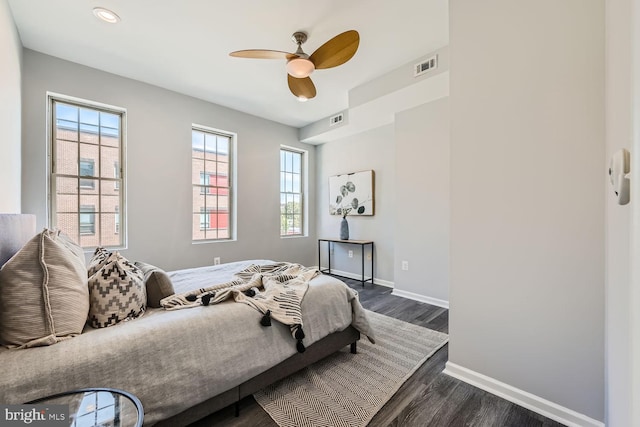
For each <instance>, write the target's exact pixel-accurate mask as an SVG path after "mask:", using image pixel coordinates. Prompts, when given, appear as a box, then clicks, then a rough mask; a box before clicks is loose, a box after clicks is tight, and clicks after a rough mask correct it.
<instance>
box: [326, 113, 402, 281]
mask: <svg viewBox="0 0 640 427" xmlns="http://www.w3.org/2000/svg"><path fill="white" fill-rule="evenodd" d="M317 162H318V163H317V183H318V189H317V199H316V202H317V206H318V207H317V218H318V237H325V238H336V239H337V238H338V237H339V235H340V221H341V219H342V218H341V217H340V216H339V215H329V177H330V176H332V175H339V174H344V173H350V172H359V171H363V170H370V169H373V170H374V171H375V196H374V197H375V215H373V216H348V217H347V220H348V221H349V238H350V239H354V240H373V241H374V242H375V259H374V261H375V266H374V270H375V277H376V278H377V279H381V280H383V281H386V282H392V281H393V253H394V246H393V245H394V239H393V233H394V221H393V219H394V212H395V211H396V209H398V205H397V200H396V198H395V182H396V181H395V144H394V129H393V126H392V125H388V126H383V127H379V128H376V129H372V130H369V131H366V132H362V133H360V134H357V135H354V136H350V137H346V138H343V139H339V140H336V141H333V142H329V143H326V144H323V145H320V146H318V147H317ZM349 250H353V251H354V257H353V258H348V257H347V254H346V252H347V251H349ZM359 254H360V252H359V247H358V246H352V245H336V247H335V253H334V256H333V257H332V265H331V267H332V269H337V270H340V271H344V272H348V273H357V274H358V275H359V274H360V257H359ZM321 255H322V257H323V258H322V263H323V266H325V267H326V266H327V262H326V255H327V254H326V249H325V247H324V246H323V247H322V251H321ZM315 264H317V260H316V263H315ZM315 264H314V265H315ZM365 264H366V265H367V266H368V265H369V263H368V262H366V261H365ZM367 268H368V267H367ZM368 274H369V273H368V270H367V275H368ZM388 284H390V283H388Z"/></svg>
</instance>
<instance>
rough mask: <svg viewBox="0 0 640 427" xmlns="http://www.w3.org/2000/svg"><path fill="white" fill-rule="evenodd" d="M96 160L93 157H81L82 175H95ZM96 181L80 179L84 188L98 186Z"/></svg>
mask: <svg viewBox="0 0 640 427" xmlns="http://www.w3.org/2000/svg"><path fill="white" fill-rule="evenodd" d="M95 168H96V162H95V161H94V160H93V159H80V176H90V177H94V176H96V175H95ZM95 185H96V182H95V181H94V180H93V179H80V187H84V188H91V189H93V188H96V187H95Z"/></svg>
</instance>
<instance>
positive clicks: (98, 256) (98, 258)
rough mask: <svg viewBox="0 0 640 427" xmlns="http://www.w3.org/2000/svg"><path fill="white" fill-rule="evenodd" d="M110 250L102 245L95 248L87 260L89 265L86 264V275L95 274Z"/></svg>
mask: <svg viewBox="0 0 640 427" xmlns="http://www.w3.org/2000/svg"><path fill="white" fill-rule="evenodd" d="M109 254H110V252H109V251H108V250H106V249H105V248H103V247H98V248H96V250H95V252H94V253H93V256H92V257H91V259H90V260H89V265H87V276H88V277H91V276H93V275H94V274H96V271H98V270H100V268H102V266H103V265H104V263H105V262H106V261H107V258H109Z"/></svg>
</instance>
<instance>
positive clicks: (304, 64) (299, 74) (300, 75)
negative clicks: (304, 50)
mask: <svg viewBox="0 0 640 427" xmlns="http://www.w3.org/2000/svg"><path fill="white" fill-rule="evenodd" d="M315 69H316V67H315V65H313V62H311V61H309V60H308V59H306V58H293V59H291V60H289V62H287V73H289V74H290V75H291V76H292V77H295V78H297V79H304V78H305V77H309V76H310V75H311V73H313V71H314V70H315Z"/></svg>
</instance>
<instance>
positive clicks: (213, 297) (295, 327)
mask: <svg viewBox="0 0 640 427" xmlns="http://www.w3.org/2000/svg"><path fill="white" fill-rule="evenodd" d="M318 274H319V272H318V269H316V268H307V267H304V266H302V265H300V264H291V263H285V262H281V263H275V264H267V265H255V264H252V265H250V266H249V267H247V268H245V269H244V270H242V271H240V272H238V273H236V274H235V277H237V279H235V280H233V281H231V282H226V283H220V284H217V285H213V286H210V287H207V288H201V289H196V290H193V291H189V292H185V293H183V294H175V295H171V296H169V297H166V298H164V299H162V300H160V305H161V306H162V307H164V309H165V310H178V309H182V308H191V307H197V306H200V305H210V304H217V303H220V302H222V301H226V300H227V299H229V298H233V299H234V300H235V301H236V302H242V303H244V304H247V305H250V306H251V307H253V308H254V309H256V310H258V311H259V312H260V313H262V314H263V315H265V316H264V317H263V320H262V322H261V323H262V324H263V326H269V325H270V320H269V318H273V319H274V320H277V321H278V322H280V323H283V324H285V325H288V326H289V327H290V328H291V333H292V335H293V337H294V338H295V339H296V340H297V349H298V351H299V352H303V351H304V345H302V339H303V338H304V332H303V330H302V313H301V308H300V306H301V304H302V298H304V295H305V293H306V292H307V289H308V288H309V281H310V280H311V279H313V278H314V277H315V276H317V275H318Z"/></svg>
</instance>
